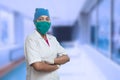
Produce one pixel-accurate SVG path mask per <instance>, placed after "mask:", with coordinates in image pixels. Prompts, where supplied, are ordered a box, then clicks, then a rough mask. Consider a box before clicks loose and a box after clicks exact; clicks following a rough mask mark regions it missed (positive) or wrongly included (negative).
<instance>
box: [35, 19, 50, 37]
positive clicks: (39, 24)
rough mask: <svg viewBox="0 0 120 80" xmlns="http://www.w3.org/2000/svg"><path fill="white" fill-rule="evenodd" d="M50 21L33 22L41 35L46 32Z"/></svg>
mask: <svg viewBox="0 0 120 80" xmlns="http://www.w3.org/2000/svg"><path fill="white" fill-rule="evenodd" d="M50 25H51V23H50V22H47V21H40V22H35V26H36V29H37V31H38V32H39V33H41V34H42V35H44V34H46V33H47V32H48V30H49V28H50Z"/></svg>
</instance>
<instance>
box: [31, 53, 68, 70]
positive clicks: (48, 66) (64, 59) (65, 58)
mask: <svg viewBox="0 0 120 80" xmlns="http://www.w3.org/2000/svg"><path fill="white" fill-rule="evenodd" d="M69 60H70V59H69V57H68V56H67V55H63V56H60V57H57V58H55V59H54V64H48V63H46V62H36V63H33V64H32V65H31V66H32V67H33V68H34V69H35V70H36V71H44V72H51V71H54V70H57V69H58V68H59V67H58V66H57V65H61V64H65V63H66V62H68V61H69Z"/></svg>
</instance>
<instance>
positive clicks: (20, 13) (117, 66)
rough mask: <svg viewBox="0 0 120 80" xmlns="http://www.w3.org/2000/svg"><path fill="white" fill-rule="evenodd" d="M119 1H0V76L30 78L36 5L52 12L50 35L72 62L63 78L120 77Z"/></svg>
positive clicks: (14, 79) (10, 79)
mask: <svg viewBox="0 0 120 80" xmlns="http://www.w3.org/2000/svg"><path fill="white" fill-rule="evenodd" d="M119 5H120V0H58V1H56V0H47V1H46V0H37V1H33V0H20V1H17V0H10V1H9V0H1V1H0V80H26V62H25V55H24V45H25V44H24V43H25V39H26V37H27V36H28V35H29V34H30V33H32V32H33V31H34V30H35V25H34V22H33V18H34V12H35V8H46V9H48V10H49V13H50V22H51V27H50V29H49V32H48V34H52V35H54V36H55V37H56V39H57V40H58V41H59V43H60V44H61V45H62V46H63V47H64V48H65V50H66V52H67V54H68V56H69V57H70V62H68V63H66V64H64V65H61V66H60V68H59V69H58V73H59V76H60V80H120V8H119Z"/></svg>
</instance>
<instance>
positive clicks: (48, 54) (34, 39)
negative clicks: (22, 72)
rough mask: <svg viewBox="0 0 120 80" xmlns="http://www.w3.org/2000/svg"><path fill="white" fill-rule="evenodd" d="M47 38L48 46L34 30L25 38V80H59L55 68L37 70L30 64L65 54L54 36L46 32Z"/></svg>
mask: <svg viewBox="0 0 120 80" xmlns="http://www.w3.org/2000/svg"><path fill="white" fill-rule="evenodd" d="M47 38H48V42H49V45H50V46H48V44H47V43H46V42H45V40H44V39H43V38H42V37H41V35H40V34H39V33H38V32H37V31H36V30H35V31H34V32H33V33H32V34H30V35H29V36H27V38H26V41H25V59H26V63H27V80H59V76H58V74H57V70H56V71H53V72H40V71H39V72H38V71H36V70H34V69H33V67H32V66H30V65H31V64H32V63H35V62H40V61H43V60H44V59H54V58H56V57H57V56H58V55H59V56H60V55H62V54H65V55H66V52H65V50H64V48H63V47H62V46H61V45H60V44H59V43H58V41H57V40H56V38H55V37H54V36H52V35H49V34H47Z"/></svg>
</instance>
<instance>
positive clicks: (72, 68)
mask: <svg viewBox="0 0 120 80" xmlns="http://www.w3.org/2000/svg"><path fill="white" fill-rule="evenodd" d="M66 51H67V53H68V55H69V56H70V62H68V63H66V64H64V65H61V67H60V69H59V70H58V72H59V75H60V78H61V80H107V79H106V77H105V76H104V75H103V74H102V72H101V71H100V69H99V68H98V67H97V66H96V65H95V64H94V63H93V62H92V60H91V59H90V58H89V56H87V54H86V53H85V51H84V50H83V49H82V47H80V46H71V47H66ZM25 77H26V65H25V62H23V63H22V64H21V65H19V66H18V67H16V68H15V69H14V70H12V71H11V72H9V73H8V74H6V75H5V76H3V77H2V78H0V80H25Z"/></svg>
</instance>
